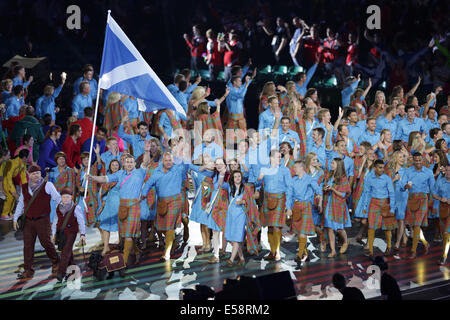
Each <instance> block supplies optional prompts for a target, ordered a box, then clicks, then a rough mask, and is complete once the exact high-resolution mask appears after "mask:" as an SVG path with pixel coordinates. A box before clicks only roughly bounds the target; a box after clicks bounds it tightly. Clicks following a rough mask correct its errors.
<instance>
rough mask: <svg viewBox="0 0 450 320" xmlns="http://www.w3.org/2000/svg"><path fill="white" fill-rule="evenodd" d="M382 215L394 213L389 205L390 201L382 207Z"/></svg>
mask: <svg viewBox="0 0 450 320" xmlns="http://www.w3.org/2000/svg"><path fill="white" fill-rule="evenodd" d="M381 216H383V217H390V216H392V213H391V206H390V205H389V203H388V202H386V203H385V204H384V205H383V206H382V207H381Z"/></svg>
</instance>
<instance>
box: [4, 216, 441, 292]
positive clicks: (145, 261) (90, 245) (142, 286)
mask: <svg viewBox="0 0 450 320" xmlns="http://www.w3.org/2000/svg"><path fill="white" fill-rule="evenodd" d="M199 229H200V227H199V225H198V224H197V223H195V222H190V234H191V238H190V239H189V241H188V243H187V244H186V245H183V246H181V248H180V249H179V250H177V252H176V254H175V255H174V256H173V257H172V260H171V262H170V263H162V262H159V257H160V256H161V253H162V252H161V250H160V249H159V248H158V247H157V245H156V244H153V245H151V246H150V247H149V248H147V249H146V251H145V252H144V254H143V256H142V257H141V261H140V263H139V264H138V265H136V266H132V267H130V268H129V269H128V270H127V276H126V277H124V278H120V277H119V275H118V274H116V275H115V277H114V278H112V279H110V280H104V281H94V279H93V277H92V271H91V270H88V268H87V266H86V261H87V259H88V257H89V255H90V252H91V251H92V250H93V249H94V247H95V245H96V244H97V243H98V242H99V241H100V233H99V232H98V230H94V229H91V228H88V232H87V246H86V247H85V257H86V260H84V259H83V253H82V251H81V248H74V258H75V262H76V263H77V265H78V266H79V267H80V268H81V279H80V280H81V285H80V289H79V290H78V289H77V288H76V287H75V288H74V287H73V286H72V288H71V287H70V286H68V285H67V283H66V282H63V283H62V284H59V283H57V281H56V278H54V277H53V276H52V275H51V270H50V269H51V263H50V260H49V259H48V258H47V256H46V255H45V252H44V251H43V248H42V247H41V246H40V244H39V241H37V242H36V248H35V260H34V268H35V275H34V278H33V279H32V280H30V281H27V282H23V281H20V280H17V279H16V277H17V273H18V272H19V271H21V265H22V264H23V242H22V234H21V233H20V232H14V231H13V230H12V223H11V222H5V221H2V222H1V223H0V261H1V263H0V299H8V300H66V299H83V300H84V299H89V300H91V299H99V300H145V299H148V300H177V299H179V290H180V289H183V288H193V287H195V285H196V284H203V285H208V286H210V287H213V288H214V290H215V291H220V290H221V289H222V285H223V281H224V280H225V279H227V278H233V279H234V278H237V277H238V276H241V275H246V276H260V275H266V274H270V273H274V272H280V271H286V270H287V271H289V272H290V274H291V277H292V279H293V281H294V284H295V287H296V290H297V297H298V299H299V300H311V299H327V300H336V299H341V297H342V296H341V294H340V293H339V292H338V291H337V290H336V289H335V288H333V287H332V285H331V277H332V275H333V273H335V272H341V273H343V274H344V275H345V276H346V277H347V278H348V279H350V283H349V286H355V287H359V288H360V289H361V290H362V291H363V293H364V295H365V297H366V298H376V297H378V296H379V295H380V291H379V286H378V283H377V282H376V279H374V278H373V277H370V278H369V274H368V273H367V268H368V267H369V266H370V265H371V262H370V260H369V259H368V258H367V257H365V256H364V255H363V254H362V252H363V251H362V247H361V245H359V244H357V243H356V242H355V240H354V237H355V234H356V231H357V230H356V228H353V229H351V230H349V232H348V233H349V234H348V235H349V241H350V245H349V248H348V250H347V253H346V254H345V255H339V254H338V256H337V258H335V259H328V258H327V255H328V252H325V253H321V252H320V250H319V249H318V241H317V238H316V237H315V236H314V237H309V240H308V250H309V252H310V256H311V260H310V261H309V262H306V263H304V264H303V265H302V266H299V265H298V264H297V263H296V262H294V258H295V255H296V251H297V244H298V243H297V240H296V239H295V237H294V236H293V235H290V234H286V233H284V234H283V243H282V247H281V255H282V260H281V262H278V263H273V262H272V263H269V262H267V261H264V260H263V259H262V258H263V256H265V255H266V254H267V253H268V250H267V248H268V247H269V246H268V241H267V232H266V229H263V234H262V247H263V250H262V252H261V254H260V256H258V257H250V256H247V257H246V261H247V262H246V265H245V266H244V267H233V268H230V267H228V266H227V265H226V263H225V259H223V260H221V263H220V264H215V265H210V264H208V263H207V261H208V260H209V258H210V257H211V253H208V254H200V253H198V249H199V248H200V244H201V236H200V230H199ZM177 233H178V235H177V239H178V240H180V242H182V229H179V230H177ZM425 234H426V236H427V239H430V236H429V235H428V234H427V232H426V233H425ZM377 236H378V237H377V238H376V239H375V254H377V253H378V254H380V253H381V252H382V251H384V249H385V248H386V243H385V242H384V240H383V239H382V238H380V237H382V236H383V233H382V232H377ZM117 240H118V238H117V233H115V234H114V233H113V234H112V237H111V243H114V242H117ZM77 241H78V239H77ZM430 244H431V249H430V251H429V252H428V254H427V255H426V256H423V247H422V246H421V244H419V248H418V258H416V259H415V260H407V259H406V257H407V256H408V248H404V249H402V251H401V253H400V256H394V257H389V258H388V263H389V272H390V273H391V274H392V275H393V276H394V277H395V278H396V279H397V281H398V283H399V286H400V288H401V290H402V291H405V290H409V291H410V292H411V289H419V287H422V286H424V288H429V287H433V286H432V285H433V284H436V283H439V282H442V281H445V280H449V279H450V272H449V266H448V264H447V265H446V266H439V265H438V264H437V261H438V259H439V258H440V256H441V250H442V243H436V242H430ZM230 251H231V246H230V245H229V246H228V248H227V252H230ZM130 259H131V260H132V259H133V256H131V258H130ZM131 262H132V261H131ZM426 286H428V287H426ZM416 291H417V290H416ZM418 291H421V290H418ZM405 292H406V291H405ZM412 292H414V290H412ZM436 292H437V293H436ZM439 292H442V291H435V292H434V293H433V297H431V296H430V299H435V298H440V297H442V298H444V299H445V297H444V296H445V295H446V294H447V295H448V293H446V294H444V293H445V292H442V293H439ZM413 297H420V299H426V297H427V296H426V295H425V296H424V295H421V296H418V295H411V298H413ZM405 298H406V297H405Z"/></svg>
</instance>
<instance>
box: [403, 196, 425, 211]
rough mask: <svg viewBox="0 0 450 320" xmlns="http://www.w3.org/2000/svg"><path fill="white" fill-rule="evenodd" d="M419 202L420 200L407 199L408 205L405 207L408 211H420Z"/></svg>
mask: <svg viewBox="0 0 450 320" xmlns="http://www.w3.org/2000/svg"><path fill="white" fill-rule="evenodd" d="M425 201H426V200H425ZM420 202H421V199H408V204H407V205H406V206H407V207H408V209H409V211H411V212H415V211H418V210H419V209H420Z"/></svg>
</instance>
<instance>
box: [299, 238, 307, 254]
mask: <svg viewBox="0 0 450 320" xmlns="http://www.w3.org/2000/svg"><path fill="white" fill-rule="evenodd" d="M305 249H306V238H302V237H298V255H297V256H298V257H299V258H300V259H301V258H302V255H303V254H304V253H305Z"/></svg>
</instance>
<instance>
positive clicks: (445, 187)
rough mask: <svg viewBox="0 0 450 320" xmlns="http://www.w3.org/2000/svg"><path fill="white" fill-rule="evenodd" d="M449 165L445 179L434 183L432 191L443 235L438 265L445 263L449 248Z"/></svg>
mask: <svg viewBox="0 0 450 320" xmlns="http://www.w3.org/2000/svg"><path fill="white" fill-rule="evenodd" d="M449 195H450V165H447V167H446V168H445V178H444V179H439V180H438V181H437V182H436V186H435V189H434V190H433V197H434V198H435V199H437V200H439V202H440V204H439V205H440V207H439V221H440V224H441V230H442V233H443V237H442V238H443V242H442V247H443V252H442V258H441V259H440V260H439V264H440V265H444V264H445V263H446V261H447V254H448V248H449V247H450V241H449V239H450V237H449V236H450V215H449V213H450V212H449V211H450V197H449Z"/></svg>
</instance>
